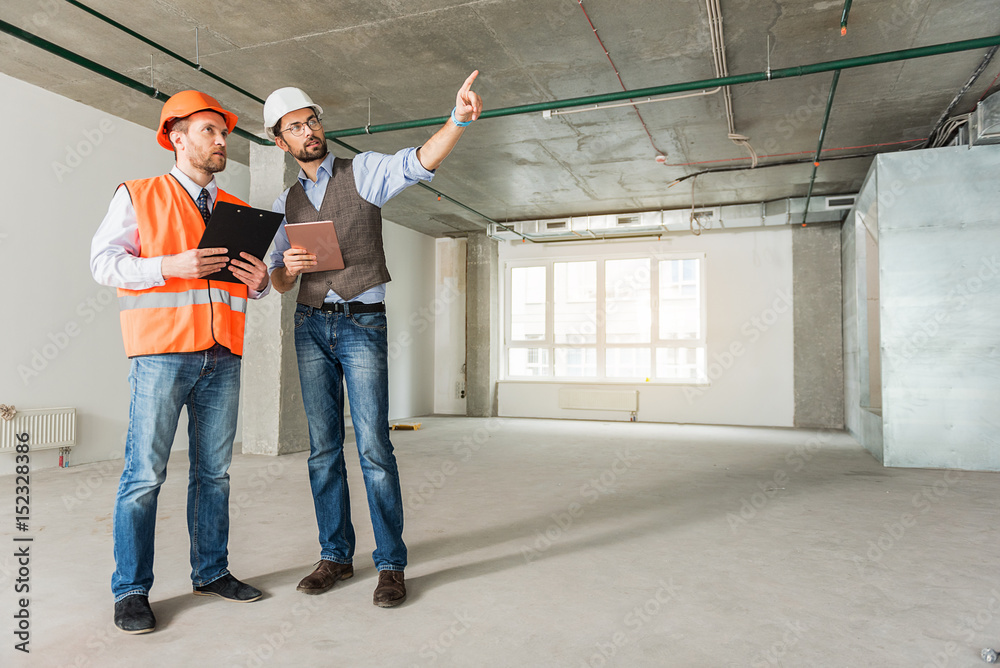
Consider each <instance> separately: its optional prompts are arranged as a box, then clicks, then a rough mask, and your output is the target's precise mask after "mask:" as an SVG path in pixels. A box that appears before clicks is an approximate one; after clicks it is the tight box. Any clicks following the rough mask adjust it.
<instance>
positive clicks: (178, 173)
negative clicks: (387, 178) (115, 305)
mask: <svg viewBox="0 0 1000 668" xmlns="http://www.w3.org/2000/svg"><path fill="white" fill-rule="evenodd" d="M234 127H236V115H235V114H233V113H231V112H229V111H226V110H225V109H223V108H222V107H221V105H220V104H219V102H218V101H217V100H216V99H215V98H213V97H210V96H208V95H205V94H204V93H200V92H198V91H193V90H187V91H183V92H180V93H177V94H176V95H174V96H173V97H171V98H170V99H169V100H167V102H166V103H165V104H164V105H163V110H162V111H161V113H160V124H159V128H158V130H157V141H158V142H159V144H160V145H161V146H163V147H164V148H166V149H168V150H172V151H174V155H175V158H176V165H175V166H174V168H173V169H171V170H170V173H169V174H165V175H163V176H157V177H154V178H149V179H138V180H135V181H126V182H125V183H123V184H121V185H120V186H119V187H118V189H117V191H116V192H115V196H114V198H113V199H112V201H111V205H110V207H109V208H108V213H107V215H106V216H105V218H104V221H103V222H102V223H101V226H100V228H99V229H98V231H97V234H96V235H95V236H94V240H93V243H92V246H91V261H90V263H91V271H92V273H93V275H94V279H95V280H96V281H97V282H98V283H100V284H102V285H110V286H114V287H117V288H118V301H119V306H120V308H121V325H122V338H123V340H124V343H125V353H126V354H127V355H128V357H129V358H131V372H130V373H129V385H130V387H131V406H130V410H129V428H128V437H127V440H126V443H125V466H124V471H123V472H122V477H121V481H120V483H119V487H118V495H117V498H116V500H115V511H114V552H115V572H114V575H113V576H112V580H111V586H112V591H113V593H114V596H115V625H116V626H117V627H118V628H119V629H121V630H122V631H124V632H125V633H147V632H149V631H152V630H153V629H154V628H155V626H156V618H155V617H154V615H153V611H152V608H150V605H149V591H150V588H151V587H152V585H153V536H154V533H155V525H156V499H157V495H158V493H159V490H160V485H162V484H163V481H164V480H165V479H166V467H167V459H168V457H169V455H170V448H171V445H172V444H173V440H174V433H175V431H176V429H177V422H178V419H179V417H180V412H181V407H183V406H187V412H188V439H189V441H188V458H189V459H190V473H189V476H188V498H187V523H188V533H189V535H190V539H191V569H192V570H191V581H192V584H193V588H194V593H195V594H199V595H212V596H219V597H221V598H224V599H227V600H231V601H238V602H249V601H255V600H257V599H259V598H260V597H261V592H260V591H259V590H257V589H255V588H254V587H252V586H250V585H248V584H245V583H243V582H240V581H239V580H237V579H236V578H235V577H233V576H232V574H230V573H229V569H228V548H227V545H228V541H229V474H228V469H229V464H230V462H231V460H232V452H233V438H234V437H235V435H236V415H237V409H238V406H239V388H240V359H241V355H242V354H243V329H244V319H245V316H246V309H247V300H248V299H257V298H259V297H261V296H263V295H264V294H265V293H266V292H267V290H268V287H269V286H268V275H267V270H266V267H265V265H264V263H263V262H261V261H260V260H258V259H257V258H255V257H253V256H252V255H249V254H247V253H242V254H241V256H242V258H243V260H242V261H240V260H229V258H228V257H227V255H226V249H225V248H205V249H199V248H198V242H199V240H200V239H201V235H202V233H203V232H204V230H205V225H206V223H207V221H208V218H209V215H210V214H211V211H212V208H213V207H214V206H215V204H216V203H217V202H219V201H223V202H232V203H235V204H241V205H244V206H245V204H244V203H243V202H242V201H240V200H239V199H237V198H236V197H234V196H232V195H230V194H228V193H226V192H225V191H223V190H222V189H220V188H219V187H218V186H217V185H216V183H215V176H214V175H215V174H216V173H217V172H221V171H222V170H223V169H225V167H226V141H227V138H228V135H229V133H230V132H232V130H233V128H234ZM227 266H228V267H229V270H230V271H231V272H232V274H233V275H234V276H235V277H236V278H238V279H239V281H240V282H239V283H231V282H224V281H214V280H212V281H210V280H206V278H205V277H206V276H209V275H210V274H213V273H215V272H216V271H218V270H220V269H222V268H224V267H227Z"/></svg>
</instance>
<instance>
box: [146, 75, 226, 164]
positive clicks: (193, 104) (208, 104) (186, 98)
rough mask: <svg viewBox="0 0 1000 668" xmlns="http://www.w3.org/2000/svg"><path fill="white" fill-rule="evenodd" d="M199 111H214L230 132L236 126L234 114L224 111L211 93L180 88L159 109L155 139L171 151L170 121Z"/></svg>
mask: <svg viewBox="0 0 1000 668" xmlns="http://www.w3.org/2000/svg"><path fill="white" fill-rule="evenodd" d="M199 111H214V112H217V113H219V114H221V115H222V117H223V118H224V119H226V127H227V128H229V131H230V132H232V131H233V128H235V127H236V120H237V117H236V114H234V113H233V112H231V111H226V110H225V109H223V108H222V105H221V104H219V101H218V100H216V99H215V98H214V97H212V96H211V95H206V94H205V93H201V92H199V91H196V90H182V91H181V92H179V93H177V94H175V95H171V96H170V99H169V100H167V101H166V102H164V103H163V110H162V111H160V127H159V128H158V129H157V131H156V141H157V142H159V144H160V146H162V147H163V148H165V149H167V150H169V151H173V150H174V145H173V144H171V143H170V134H169V132H168V130H167V126H168V125H169V124H170V121H173V120H175V119H178V118H186V117H188V116H190V115H191V114H195V113H198V112H199Z"/></svg>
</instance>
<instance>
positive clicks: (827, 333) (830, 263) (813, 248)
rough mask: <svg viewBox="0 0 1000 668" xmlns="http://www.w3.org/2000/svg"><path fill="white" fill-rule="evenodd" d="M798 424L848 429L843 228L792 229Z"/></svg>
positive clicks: (810, 226) (796, 411)
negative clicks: (843, 315) (841, 247)
mask: <svg viewBox="0 0 1000 668" xmlns="http://www.w3.org/2000/svg"><path fill="white" fill-rule="evenodd" d="M792 274H793V275H792V286H793V297H792V300H793V303H794V307H793V317H794V322H795V426H796V427H812V428H816V427H825V428H829V429H842V428H843V427H844V366H843V364H844V347H843V327H842V317H841V301H842V296H841V295H842V292H841V276H840V226H839V225H809V226H808V227H799V226H797V225H796V226H792Z"/></svg>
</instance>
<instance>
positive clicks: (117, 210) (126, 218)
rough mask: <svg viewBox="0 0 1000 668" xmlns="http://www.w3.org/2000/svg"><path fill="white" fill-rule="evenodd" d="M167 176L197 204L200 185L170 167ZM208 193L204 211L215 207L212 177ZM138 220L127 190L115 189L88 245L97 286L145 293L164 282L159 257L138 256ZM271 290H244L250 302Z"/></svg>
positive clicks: (216, 192)
mask: <svg viewBox="0 0 1000 668" xmlns="http://www.w3.org/2000/svg"><path fill="white" fill-rule="evenodd" d="M170 173H171V174H172V175H173V176H174V178H176V179H177V181H178V183H180V184H181V185H182V186H184V189H185V190H186V191H187V192H188V194H189V195H191V199H192V200H195V201H197V199H198V195H200V194H201V188H202V187H201V186H200V185H198V184H197V183H195V182H194V181H192V180H191V178H190V177H189V176H188V175H187V174H185V173H184V172H182V171H181V170H180V169H178V168H177V166H176V165H174V168H173V169H171V170H170ZM205 189H206V190H207V191H208V208H209V210H211V209H212V208H213V207H214V206H215V199H216V197H218V195H219V186H218V185H216V183H215V177H214V176H213V177H212V180H211V181H209V182H208V185H207V186H205ZM139 252H140V244H139V219H138V218H137V217H136V215H135V207H133V206H132V198H131V197H130V196H129V193H128V189H127V188H125V187H124V186H119V187H118V190H116V191H115V196H114V197H112V198H111V204H110V206H108V213H107V214H106V215H105V216H104V220H103V221H101V226H100V227H99V228H98V229H97V233H96V234H95V235H94V240H93V241H92V242H91V244H90V273H92V274H93V275H94V280H96V281H97V282H98V283H100V284H101V285H110V286H111V287H114V288H125V289H127V290H147V289H149V288H155V287H159V286H161V285H163V284H164V283H166V280H165V279H164V278H163V272H162V271H161V268H160V264H161V262H162V261H163V257H162V256H160V257H140V256H139ZM270 289H271V285H270V283H268V285H267V287H265V288H264V290H263V292H257V291H256V290H253V289H250V288H248V289H247V290H248V292H249V294H248V296H249V297H250V299H260V298H261V297H263V296H264V295H266V294H267V293H268V291H269V290H270Z"/></svg>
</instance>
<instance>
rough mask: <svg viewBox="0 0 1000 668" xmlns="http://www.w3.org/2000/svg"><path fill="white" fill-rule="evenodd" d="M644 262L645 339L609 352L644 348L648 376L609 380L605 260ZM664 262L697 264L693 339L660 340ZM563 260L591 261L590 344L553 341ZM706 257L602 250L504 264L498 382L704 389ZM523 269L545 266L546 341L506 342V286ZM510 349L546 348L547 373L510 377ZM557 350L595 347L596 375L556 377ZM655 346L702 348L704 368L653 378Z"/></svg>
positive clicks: (508, 321) (702, 254) (694, 253)
mask: <svg viewBox="0 0 1000 668" xmlns="http://www.w3.org/2000/svg"><path fill="white" fill-rule="evenodd" d="M629 259H648V260H649V296H650V332H649V341H648V342H645V343H615V344H612V345H611V346H610V347H611V348H646V349H648V350H649V353H650V357H649V362H650V368H649V373H650V376H649V378H648V380H647V379H646V378H639V377H636V378H618V377H608V375H607V369H606V361H607V350H608V347H609V346H608V344H607V335H606V322H607V320H606V318H603V317H602V316H601V313H603V312H605V309H606V302H607V278H606V277H607V273H606V267H605V262H606V261H607V260H629ZM666 260H700V262H699V263H698V286H699V290H698V305H699V318H700V322H699V334H700V336H699V337H698V338H696V339H677V338H661V337H660V262H662V261H666ZM568 262H596V263H597V271H596V280H597V286H596V287H597V291H596V307H597V313H598V317H597V320H598V323H599V324H598V326H597V327H596V330H597V331H596V342H595V343H558V344H557V343H555V308H554V305H555V267H554V265H555V264H557V263H568ZM707 265H708V261H707V254H706V253H705V252H704V251H679V252H669V253H660V252H654V253H650V252H625V253H613V254H609V253H607V248H606V247H605V248H604V249H603V252H601V253H587V254H584V253H580V254H572V255H565V256H558V257H555V256H550V257H545V258H520V259H511V260H505V261H504V262H503V266H502V268H501V272H502V273H501V278H502V280H501V281H500V286H499V288H500V289H499V297H500V300H501V301H500V303H501V305H502V308H501V309H500V313H501V318H502V320H503V322H502V327H501V331H502V337H503V341H502V346H501V355H500V367H501V369H500V379H501V380H512V381H530V382H535V383H545V382H548V383H560V384H565V383H581V384H584V383H589V384H595V383H599V384H624V385H634V384H635V383H643V384H650V385H705V384H708V382H709V379H708V377H707V367H708V342H707V338H708V337H707V329H708V327H707V326H708V299H707V293H708V286H707V274H708V269H707ZM523 267H545V338H544V339H542V340H538V341H512V340H511V300H510V285H511V272H512V270H513V269H517V268H523ZM515 348H545V349H547V350H548V374H547V375H545V376H521V375H513V374H511V373H510V351H511V349H515ZM558 348H583V349H594V348H596V357H597V375H596V376H586V377H580V376H556V375H555V364H556V349H558ZM658 348H702V349H704V350H705V353H704V360H705V368H704V369H701V370H700V371H701V374H700V375H699V377H698V378H681V379H677V378H658V377H656V351H657V349H658Z"/></svg>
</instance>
